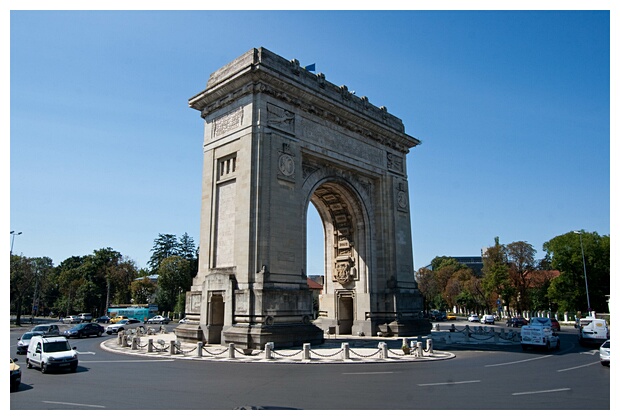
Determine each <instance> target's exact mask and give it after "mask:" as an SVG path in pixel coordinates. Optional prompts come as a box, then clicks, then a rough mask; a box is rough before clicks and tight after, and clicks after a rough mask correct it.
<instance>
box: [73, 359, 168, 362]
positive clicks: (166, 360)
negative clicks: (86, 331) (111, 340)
mask: <svg viewBox="0 0 620 420" xmlns="http://www.w3.org/2000/svg"><path fill="white" fill-rule="evenodd" d="M82 362H83V363H161V362H174V359H162V360H81V361H80V363H82Z"/></svg>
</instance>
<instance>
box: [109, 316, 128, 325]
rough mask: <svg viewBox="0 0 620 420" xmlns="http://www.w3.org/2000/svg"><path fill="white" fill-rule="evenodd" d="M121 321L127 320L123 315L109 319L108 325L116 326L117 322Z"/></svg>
mask: <svg viewBox="0 0 620 420" xmlns="http://www.w3.org/2000/svg"><path fill="white" fill-rule="evenodd" d="M123 319H127V317H126V316H124V315H116V316H115V317H113V318H112V319H110V324H116V323H117V322H119V321H121V320H123Z"/></svg>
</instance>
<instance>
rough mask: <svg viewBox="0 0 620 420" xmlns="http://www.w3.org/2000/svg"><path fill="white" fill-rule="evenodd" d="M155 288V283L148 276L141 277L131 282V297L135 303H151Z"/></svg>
mask: <svg viewBox="0 0 620 420" xmlns="http://www.w3.org/2000/svg"><path fill="white" fill-rule="evenodd" d="M156 290H157V286H156V285H155V283H153V282H152V281H151V280H150V279H149V278H148V277H142V278H140V279H137V280H134V281H132V282H131V299H133V301H134V303H137V304H145V303H152V302H151V300H150V299H151V296H153V294H154V293H155V291H156Z"/></svg>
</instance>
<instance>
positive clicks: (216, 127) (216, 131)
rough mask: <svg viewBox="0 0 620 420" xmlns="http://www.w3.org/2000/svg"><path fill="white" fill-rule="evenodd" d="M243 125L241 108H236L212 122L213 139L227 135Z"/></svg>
mask: <svg viewBox="0 0 620 420" xmlns="http://www.w3.org/2000/svg"><path fill="white" fill-rule="evenodd" d="M242 123H243V108H237V109H235V110H233V111H231V112H229V113H227V114H224V115H222V116H221V117H218V118H216V119H214V120H213V137H218V136H221V135H223V134H226V133H228V132H229V131H230V130H233V129H235V128H239V127H241V124H242Z"/></svg>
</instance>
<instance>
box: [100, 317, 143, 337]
mask: <svg viewBox="0 0 620 420" xmlns="http://www.w3.org/2000/svg"><path fill="white" fill-rule="evenodd" d="M139 327H142V328H144V325H142V324H141V323H140V321H138V320H137V319H134V318H129V319H121V320H120V321H118V322H117V323H116V324H111V325H108V326H107V327H106V329H105V332H106V334H108V335H112V334H118V332H119V331H124V330H129V329H133V328H135V329H138V328H139Z"/></svg>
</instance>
